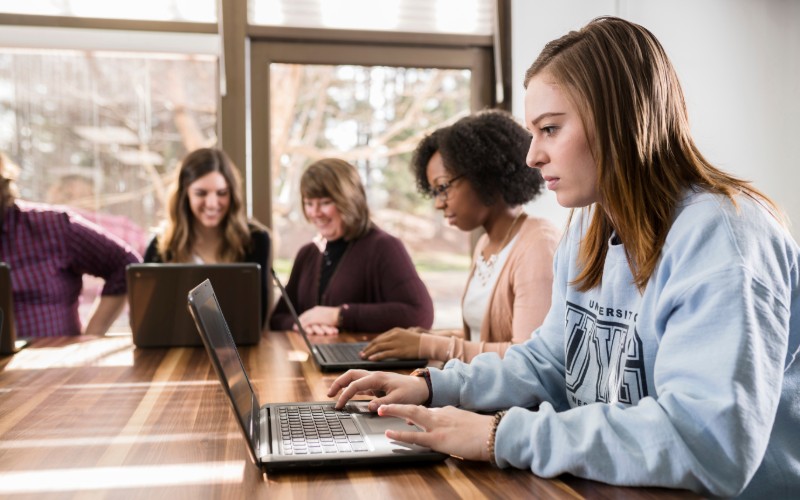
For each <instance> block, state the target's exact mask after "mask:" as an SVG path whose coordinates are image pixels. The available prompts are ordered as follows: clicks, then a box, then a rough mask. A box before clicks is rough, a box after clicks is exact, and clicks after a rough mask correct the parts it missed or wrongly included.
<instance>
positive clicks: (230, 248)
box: [158, 148, 251, 262]
mask: <svg viewBox="0 0 800 500" xmlns="http://www.w3.org/2000/svg"><path fill="white" fill-rule="evenodd" d="M211 172H219V173H220V174H222V176H223V177H224V178H225V182H226V183H227V184H228V189H229V192H230V195H231V201H230V206H229V207H228V213H227V214H225V218H224V219H223V220H222V222H221V225H222V228H223V231H222V232H223V237H222V249H221V251H220V256H219V257H220V260H221V261H222V262H238V261H241V260H242V259H243V258H244V256H245V253H246V251H247V250H248V249H249V247H250V245H251V238H250V230H249V228H248V221H247V214H246V212H245V206H244V198H243V195H242V182H241V177H240V176H239V172H238V169H237V168H236V167H235V166H234V164H233V162H232V161H231V159H230V158H229V157H228V155H227V154H225V152H224V151H222V150H221V149H215V148H203V149H197V150H195V151H192V152H191V153H189V154H188V155H186V157H185V158H184V159H183V160H182V161H181V164H180V165H179V166H178V168H177V169H176V171H175V179H174V181H173V184H172V190H171V192H170V196H169V202H168V203H167V208H168V211H169V218H168V219H167V221H166V223H165V227H164V231H163V233H162V235H161V237H160V238H159V240H158V253H159V256H160V257H161V260H162V261H163V262H188V261H190V260H191V255H192V248H193V247H194V243H195V242H194V232H193V231H192V225H193V224H194V223H195V218H194V214H192V209H191V208H190V206H189V194H188V188H189V186H190V185H191V184H192V183H193V182H194V181H196V180H197V179H199V178H201V177H203V176H204V175H207V174H209V173H211Z"/></svg>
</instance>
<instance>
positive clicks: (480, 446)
mask: <svg viewBox="0 0 800 500" xmlns="http://www.w3.org/2000/svg"><path fill="white" fill-rule="evenodd" d="M378 415H380V416H382V417H398V418H402V419H405V420H406V421H407V422H409V423H413V424H416V425H417V426H418V427H421V428H422V429H423V430H424V432H414V431H396V430H387V431H386V437H388V438H390V439H396V440H398V441H403V442H404V443H411V444H418V445H420V446H425V447H427V448H430V449H432V450H436V451H439V452H442V453H447V454H449V455H454V456H457V457H460V458H464V459H467V460H480V461H484V462H488V461H489V449H488V448H487V447H486V443H487V441H488V439H489V428H490V427H491V425H492V421H493V420H494V416H493V415H480V414H478V413H473V412H471V411H466V410H459V409H458V408H455V407H452V406H447V407H444V408H425V407H424V406H416V405H400V404H392V405H383V406H381V407H380V408H378Z"/></svg>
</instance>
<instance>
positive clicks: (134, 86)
mask: <svg viewBox="0 0 800 500" xmlns="http://www.w3.org/2000/svg"><path fill="white" fill-rule="evenodd" d="M216 75H217V72H216V58H215V57H212V56H203V55H181V54H157V55H156V54H143V53H138V54H136V53H114V52H95V51H77V50H20V49H0V149H2V150H3V151H4V152H5V153H6V154H7V155H8V156H9V157H10V158H11V159H12V161H14V162H15V163H17V164H18V165H19V166H20V167H21V173H20V179H19V187H20V191H21V197H22V198H24V199H27V200H31V201H38V202H47V203H55V204H69V205H70V206H71V207H72V208H73V209H74V210H76V211H77V212H79V213H80V214H81V215H84V216H85V217H86V218H88V219H90V220H92V221H93V222H96V223H98V224H99V225H101V226H103V227H104V228H105V229H107V230H109V231H110V232H111V233H113V234H115V235H117V236H118V237H120V238H121V239H123V240H124V241H126V242H127V243H129V244H130V245H131V246H132V247H133V248H135V249H136V250H137V251H139V252H140V253H141V252H143V251H144V248H145V246H146V244H147V242H148V240H149V238H150V236H151V234H150V229H151V228H152V227H153V226H155V225H156V224H158V222H159V220H160V218H161V216H162V215H163V214H162V207H163V202H164V198H165V195H166V185H167V183H168V177H169V174H170V173H171V172H172V170H173V168H174V166H175V164H176V163H177V162H178V161H179V160H180V158H181V157H182V156H183V155H184V154H186V152H187V151H189V150H192V149H194V148H196V147H200V146H204V145H209V144H213V143H214V142H215V141H216V135H215V128H216V111H217V110H216ZM101 288H102V281H101V280H98V279H95V278H91V277H87V278H86V282H85V286H84V294H83V296H82V299H81V302H82V314H84V315H85V314H86V312H87V309H88V308H89V307H90V306H91V304H92V301H93V299H94V297H95V296H96V295H97V294H98V293H99V291H100V289H101ZM84 317H85V316H84ZM119 323H120V324H123V325H124V324H127V317H123V318H121V319H120V320H119Z"/></svg>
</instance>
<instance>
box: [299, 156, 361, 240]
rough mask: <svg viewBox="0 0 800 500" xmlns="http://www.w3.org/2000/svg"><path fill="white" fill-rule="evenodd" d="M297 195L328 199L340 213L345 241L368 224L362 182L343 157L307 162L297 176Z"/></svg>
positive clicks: (351, 238)
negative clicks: (298, 191) (305, 166)
mask: <svg viewBox="0 0 800 500" xmlns="http://www.w3.org/2000/svg"><path fill="white" fill-rule="evenodd" d="M300 196H302V197H303V199H304V200H305V199H307V198H330V199H332V200H333V204H334V205H336V208H337V210H339V213H341V214H342V222H343V223H344V234H343V236H344V239H345V240H348V241H350V240H356V239H358V238H361V237H362V236H364V235H365V234H367V232H368V231H369V229H370V228H371V227H372V222H371V221H370V219H369V207H368V206H367V194H366V192H365V191H364V185H363V184H362V183H361V178H360V177H359V175H358V171H357V170H356V168H355V167H354V166H353V165H350V164H349V163H347V162H346V161H344V160H340V159H338V158H324V159H322V160H319V161H316V162H314V163H312V164H311V165H309V166H308V168H307V169H306V171H305V172H303V176H302V177H301V178H300ZM303 215H304V216H305V210H304V211H303ZM306 220H308V216H306Z"/></svg>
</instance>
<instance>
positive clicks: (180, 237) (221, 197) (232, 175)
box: [144, 148, 270, 322]
mask: <svg viewBox="0 0 800 500" xmlns="http://www.w3.org/2000/svg"><path fill="white" fill-rule="evenodd" d="M175 175H176V178H175V181H174V184H173V187H172V192H171V194H170V197H169V202H168V205H167V209H168V212H169V217H168V218H167V220H166V221H164V227H163V230H162V231H161V235H160V237H159V236H156V237H155V238H153V240H152V241H151V242H150V245H149V246H148V247H147V250H146V251H145V254H144V261H145V262H157V263H161V262H163V263H180V262H188V263H192V262H194V263H198V264H215V263H233V262H254V263H256V264H259V265H260V266H261V320H262V322H264V321H265V320H266V316H267V304H269V298H268V297H269V295H268V291H269V290H268V289H267V283H270V281H269V278H268V275H267V272H268V270H269V267H270V266H269V252H270V237H269V233H268V232H267V229H266V228H265V227H263V226H262V225H261V224H259V223H258V222H256V221H254V220H248V219H247V215H246V213H245V205H244V197H243V195H242V182H241V178H240V176H239V172H238V170H237V168H236V166H235V165H234V164H233V161H231V159H230V158H229V157H228V155H227V154H225V152H224V151H222V150H221V149H215V148H202V149H197V150H195V151H192V152H191V153H189V154H188V155H186V157H185V158H184V159H183V161H181V163H180V165H179V166H178V168H177V169H176V171H175Z"/></svg>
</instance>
